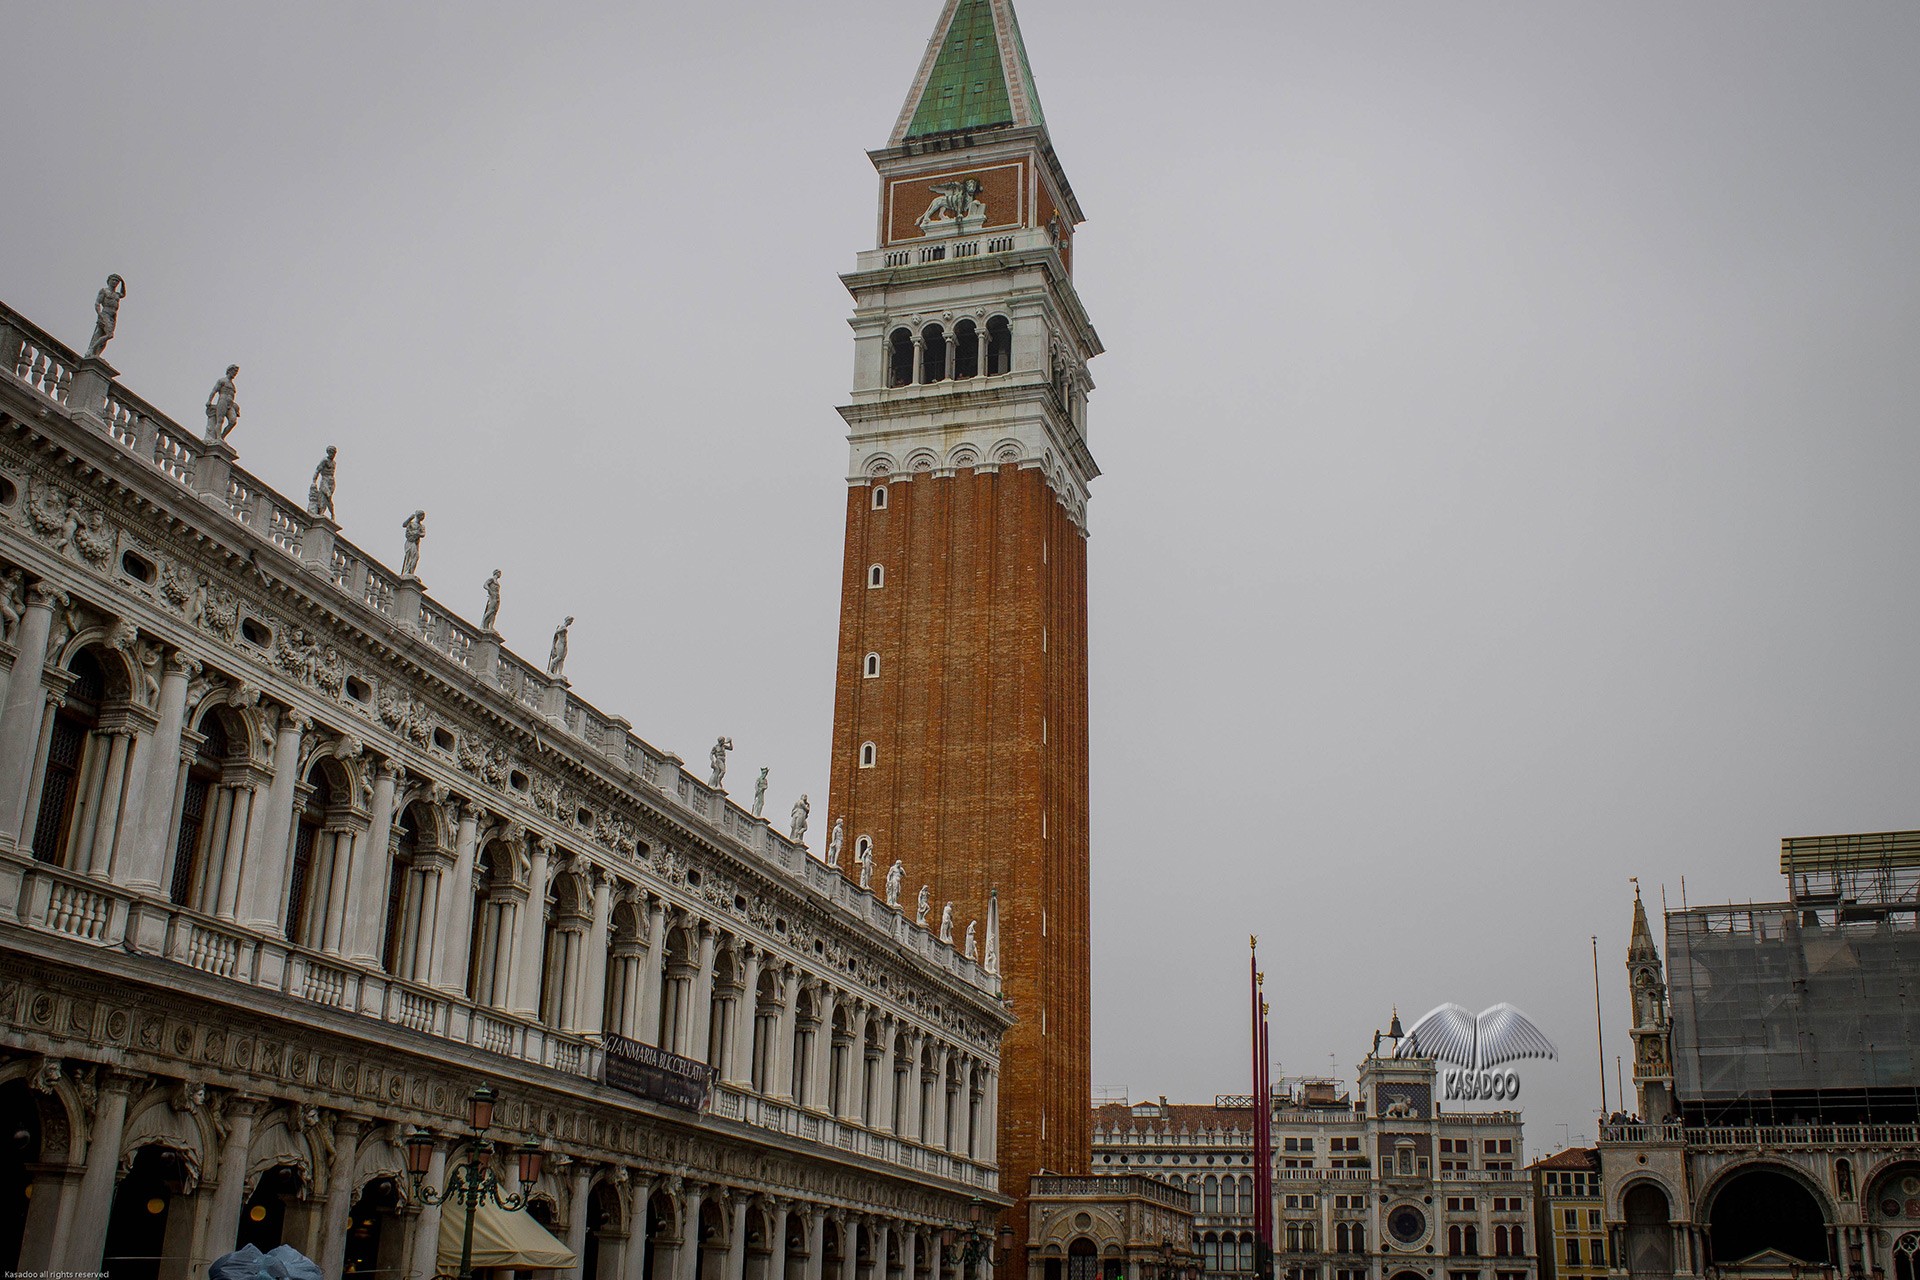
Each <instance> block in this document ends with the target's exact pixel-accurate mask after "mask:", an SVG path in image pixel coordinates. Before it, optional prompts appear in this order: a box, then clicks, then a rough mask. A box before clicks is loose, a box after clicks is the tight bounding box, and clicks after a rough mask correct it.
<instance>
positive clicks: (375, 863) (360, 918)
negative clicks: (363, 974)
mask: <svg viewBox="0 0 1920 1280" xmlns="http://www.w3.org/2000/svg"><path fill="white" fill-rule="evenodd" d="M405 777H406V773H405V771H404V770H402V769H400V768H399V767H398V766H397V765H395V764H394V763H393V762H392V761H390V760H389V761H383V762H382V763H381V765H380V767H379V769H378V770H377V771H376V772H375V773H374V775H373V800H372V804H371V815H370V817H371V821H370V824H369V825H368V827H367V834H366V837H365V838H364V839H363V840H362V841H361V849H362V850H363V852H362V853H361V854H360V855H359V856H358V857H356V858H355V859H354V871H355V875H354V883H353V886H352V888H351V889H350V890H349V891H348V894H347V912H348V918H349V919H350V920H351V921H352V922H353V923H352V926H351V930H352V932H351V936H352V938H353V943H352V945H351V946H350V947H349V948H348V949H347V958H348V959H350V960H353V961H355V962H357V963H359V964H364V965H377V964H379V963H380V961H381V960H382V959H383V957H382V956H381V954H380V950H381V941H382V939H381V937H380V931H381V930H382V929H383V928H385V927H386V923H387V879H388V875H389V871H388V863H387V857H388V854H389V853H390V852H391V851H392V848H393V798H394V796H395V794H397V792H398V791H399V788H400V782H401V779H403V778H405Z"/></svg>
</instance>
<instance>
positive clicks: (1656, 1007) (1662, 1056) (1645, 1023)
mask: <svg viewBox="0 0 1920 1280" xmlns="http://www.w3.org/2000/svg"><path fill="white" fill-rule="evenodd" d="M1627 980H1628V982H1629V984H1630V985H1631V987H1632V989H1633V1030H1632V1031H1631V1032H1630V1033H1629V1034H1630V1035H1632V1037H1633V1087H1634V1091H1635V1092H1636V1093H1638V1094H1639V1096H1640V1118H1641V1119H1642V1120H1644V1121H1646V1122H1647V1123H1648V1124H1661V1123H1664V1122H1665V1121H1668V1120H1671V1119H1673V1118H1674V1117H1675V1116H1676V1115H1677V1114H1678V1113H1679V1108H1678V1107H1676V1106H1675V1105H1674V1096H1673V1037H1672V1034H1671V1028H1672V1022H1671V1021H1670V1019H1669V1018H1668V1014H1667V982H1666V977H1665V974H1664V971H1663V968H1662V966H1661V964H1660V949H1659V948H1658V947H1657V946H1655V945H1654V941H1653V930H1652V929H1651V928H1650V927H1648V925H1647V908H1646V904H1645V903H1643V902H1641V901H1640V886H1639V884H1638V883H1635V885H1634V886H1633V939H1632V941H1630V942H1629V943H1628V944H1627Z"/></svg>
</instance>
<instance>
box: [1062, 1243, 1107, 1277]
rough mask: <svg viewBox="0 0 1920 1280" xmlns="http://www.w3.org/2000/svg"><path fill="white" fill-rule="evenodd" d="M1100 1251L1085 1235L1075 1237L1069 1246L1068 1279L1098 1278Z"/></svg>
mask: <svg viewBox="0 0 1920 1280" xmlns="http://www.w3.org/2000/svg"><path fill="white" fill-rule="evenodd" d="M1099 1274H1100V1251H1099V1250H1098V1249H1096V1248H1094V1245H1093V1241H1091V1240H1089V1239H1087V1238H1086V1237H1085V1236H1077V1237H1075V1239H1074V1241H1073V1243H1072V1244H1070V1245H1068V1246H1067V1280H1097V1277H1098V1276H1099Z"/></svg>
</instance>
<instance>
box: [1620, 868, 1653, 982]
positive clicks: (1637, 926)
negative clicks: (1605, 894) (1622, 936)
mask: <svg viewBox="0 0 1920 1280" xmlns="http://www.w3.org/2000/svg"><path fill="white" fill-rule="evenodd" d="M1646 960H1652V961H1654V962H1655V963H1656V964H1657V963H1659V960H1660V949H1659V948H1658V947H1656V946H1654V945H1653V930H1652V929H1651V928H1650V927H1649V926H1648V924H1647V905H1646V903H1644V902H1642V901H1640V882H1639V881H1637V880H1636V881H1634V885H1633V940H1632V941H1631V942H1629V943H1628V944H1627V963H1628V964H1633V963H1635V962H1636V961H1646Z"/></svg>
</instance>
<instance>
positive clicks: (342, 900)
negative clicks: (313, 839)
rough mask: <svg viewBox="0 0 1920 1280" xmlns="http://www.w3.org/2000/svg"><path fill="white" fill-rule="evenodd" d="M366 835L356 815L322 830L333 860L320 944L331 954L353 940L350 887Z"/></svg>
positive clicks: (356, 876)
mask: <svg viewBox="0 0 1920 1280" xmlns="http://www.w3.org/2000/svg"><path fill="white" fill-rule="evenodd" d="M365 837H366V827H365V826H364V825H363V824H362V822H361V820H360V818H359V817H358V816H357V815H356V816H353V817H349V818H347V819H345V820H344V821H343V824H342V825H339V826H335V827H334V828H332V829H331V830H329V831H327V832H326V833H325V838H327V839H330V840H332V841H333V863H332V868H331V872H332V873H331V874H330V875H329V876H328V878H327V883H326V886H325V888H326V894H327V908H326V916H325V921H326V924H325V929H324V931H323V932H322V934H321V938H320V947H321V949H322V950H323V951H325V952H326V953H327V954H328V955H330V956H338V955H343V954H345V952H346V950H347V948H348V947H349V946H351V945H352V943H353V932H354V930H355V928H356V927H357V924H358V922H357V921H356V920H355V918H354V916H353V914H352V910H353V907H352V895H353V886H354V884H355V882H356V881H357V880H359V879H360V877H361V876H362V874H363V872H362V869H361V865H360V864H361V863H362V862H363V861H365V859H366V857H367V845H366V839H365Z"/></svg>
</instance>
